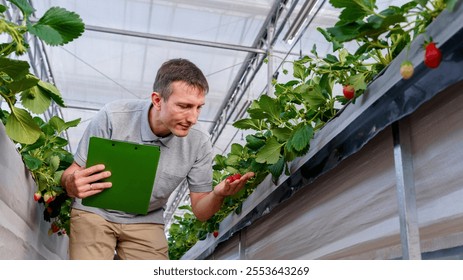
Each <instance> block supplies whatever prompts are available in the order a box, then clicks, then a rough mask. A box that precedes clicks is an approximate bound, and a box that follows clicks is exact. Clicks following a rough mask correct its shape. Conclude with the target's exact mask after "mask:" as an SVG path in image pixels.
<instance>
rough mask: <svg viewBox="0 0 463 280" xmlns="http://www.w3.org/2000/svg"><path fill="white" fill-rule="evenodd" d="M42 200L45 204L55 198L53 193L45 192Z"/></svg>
mask: <svg viewBox="0 0 463 280" xmlns="http://www.w3.org/2000/svg"><path fill="white" fill-rule="evenodd" d="M43 200H44V201H45V203H50V202H52V201H53V200H55V196H54V194H53V193H51V192H46V193H45V194H44V195H43Z"/></svg>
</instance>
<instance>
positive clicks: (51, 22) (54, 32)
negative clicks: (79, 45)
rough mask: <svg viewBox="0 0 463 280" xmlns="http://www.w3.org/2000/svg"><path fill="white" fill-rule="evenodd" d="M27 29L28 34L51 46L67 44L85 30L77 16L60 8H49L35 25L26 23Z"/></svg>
mask: <svg viewBox="0 0 463 280" xmlns="http://www.w3.org/2000/svg"><path fill="white" fill-rule="evenodd" d="M27 27H28V30H29V32H30V33H32V34H34V35H35V36H37V37H39V38H40V39H42V40H43V41H44V42H45V43H47V44H49V45H51V46H56V45H64V44H66V43H69V42H71V41H72V40H74V39H76V38H78V37H79V36H80V35H82V33H83V32H84V29H85V26H84V23H83V22H82V19H81V18H80V16H79V15H78V14H76V13H74V12H70V11H67V10H66V9H64V8H60V7H52V8H50V9H49V10H47V12H46V13H45V14H44V15H43V16H42V17H41V18H40V19H39V21H38V22H37V23H35V24H31V23H28V25H27Z"/></svg>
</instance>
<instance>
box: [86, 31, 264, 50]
mask: <svg viewBox="0 0 463 280" xmlns="http://www.w3.org/2000/svg"><path fill="white" fill-rule="evenodd" d="M85 30H89V31H95V32H103V33H110V34H116V35H123V36H131V37H138V38H144V39H154V40H159V41H168V42H174V43H183V44H189V45H197V46H203V47H211V48H219V49H228V50H233V51H242V52H250V53H261V54H263V53H265V52H266V50H264V49H260V48H253V47H246V46H240V45H233V44H225V43H217V42H211V41H203V40H195V39H187V38H179V37H173V36H165V35H160V34H152V33H146V32H136V31H129V30H122V29H116V28H109V27H102V26H95V25H85Z"/></svg>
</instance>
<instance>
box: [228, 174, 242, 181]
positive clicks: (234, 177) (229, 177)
mask: <svg viewBox="0 0 463 280" xmlns="http://www.w3.org/2000/svg"><path fill="white" fill-rule="evenodd" d="M239 179H241V174H239V173H237V174H234V175H231V176H228V177H227V181H228V182H229V183H233V182H234V181H236V180H239Z"/></svg>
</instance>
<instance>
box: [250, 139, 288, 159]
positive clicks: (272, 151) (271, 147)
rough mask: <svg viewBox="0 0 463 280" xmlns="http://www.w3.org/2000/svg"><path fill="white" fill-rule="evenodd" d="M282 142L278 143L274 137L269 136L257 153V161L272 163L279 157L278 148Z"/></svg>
mask: <svg viewBox="0 0 463 280" xmlns="http://www.w3.org/2000/svg"><path fill="white" fill-rule="evenodd" d="M282 146H283V144H281V143H279V142H278V140H277V139H276V138H275V137H271V138H270V139H269V140H268V141H267V143H266V144H265V146H264V147H262V149H261V150H260V151H259V152H258V153H257V155H256V161H257V162H258V163H267V164H274V163H276V162H277V161H278V159H279V158H280V149H281V147H282Z"/></svg>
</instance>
